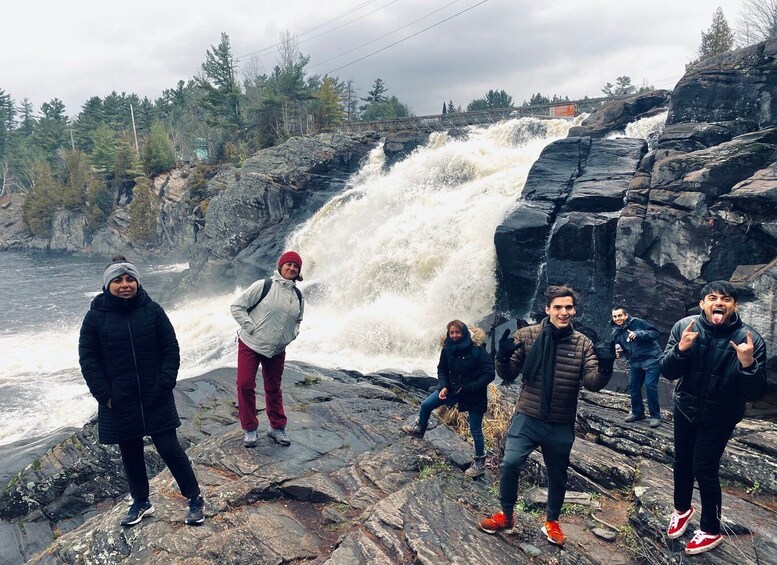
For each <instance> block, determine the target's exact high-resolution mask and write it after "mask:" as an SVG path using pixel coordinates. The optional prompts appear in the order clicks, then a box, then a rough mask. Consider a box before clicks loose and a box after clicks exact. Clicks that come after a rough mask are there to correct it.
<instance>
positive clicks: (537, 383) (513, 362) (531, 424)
mask: <svg viewBox="0 0 777 565" xmlns="http://www.w3.org/2000/svg"><path fill="white" fill-rule="evenodd" d="M545 299H546V302H545V313H546V314H547V317H546V318H545V319H544V320H542V321H541V322H540V323H539V324H535V325H533V326H528V327H526V328H522V329H520V330H518V331H517V332H516V333H515V336H514V341H513V342H510V341H509V339H508V338H507V337H506V338H505V340H504V342H503V343H501V347H500V351H499V354H498V355H497V363H496V370H497V374H498V375H499V376H500V377H501V378H502V380H503V381H504V382H505V383H510V382H512V381H513V380H515V379H516V377H518V375H519V374H521V376H522V381H523V388H522V390H521V392H520V394H519V395H518V399H517V401H516V404H515V414H514V415H513V418H512V420H511V422H510V428H509V429H508V432H507V438H506V440H505V452H504V458H503V459H502V465H501V467H500V475H499V502H500V504H501V506H502V511H501V512H497V513H496V514H494V515H493V516H491V517H490V518H486V519H484V520H482V521H481V522H480V524H479V525H480V528H481V529H482V530H483V531H485V532H487V533H489V534H493V533H495V532H497V531H505V532H508V533H509V532H511V531H512V529H513V527H514V526H515V520H514V518H513V509H514V507H515V503H516V500H517V497H518V476H519V475H520V473H521V471H522V470H523V468H524V466H525V465H526V460H527V458H528V457H529V455H530V454H531V452H532V451H534V450H535V449H536V448H537V447H541V448H542V457H543V459H544V461H545V467H546V469H547V472H548V502H547V511H546V520H545V524H544V525H543V527H542V531H543V533H544V534H545V535H546V536H547V537H548V541H549V542H550V543H553V544H555V545H559V546H561V545H564V542H565V541H566V538H565V537H564V534H563V533H562V531H561V527H560V526H559V523H558V518H559V515H560V514H561V505H562V504H563V503H564V496H565V494H566V484H567V468H568V467H569V453H570V452H571V451H572V443H573V442H574V441H575V414H576V411H577V397H578V394H579V392H580V387H581V386H584V387H585V388H587V389H589V390H592V391H598V390H600V389H602V388H603V387H604V386H605V385H606V384H607V383H608V382H609V380H610V377H611V376H612V365H613V362H614V360H615V351H614V344H612V343H610V344H609V347H601V348H597V352H595V351H594V345H593V342H591V340H590V339H589V338H587V337H586V336H585V335H583V334H582V333H580V332H578V331H576V330H575V329H574V328H573V327H572V318H574V316H575V313H576V310H575V294H574V291H573V290H572V289H571V288H569V287H566V286H550V287H548V288H547V290H546V291H545ZM597 353H598V356H597ZM597 357H598V359H597Z"/></svg>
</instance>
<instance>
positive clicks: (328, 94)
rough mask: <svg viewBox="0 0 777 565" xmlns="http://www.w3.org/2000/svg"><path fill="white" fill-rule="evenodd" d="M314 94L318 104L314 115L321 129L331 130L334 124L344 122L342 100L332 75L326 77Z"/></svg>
mask: <svg viewBox="0 0 777 565" xmlns="http://www.w3.org/2000/svg"><path fill="white" fill-rule="evenodd" d="M314 96H315V98H316V101H317V104H316V105H315V107H314V110H313V116H314V118H315V120H316V126H317V127H318V130H319V131H330V130H331V129H332V127H333V126H335V125H338V124H341V123H343V108H342V100H341V99H340V96H339V95H338V93H337V90H336V88H335V83H334V80H333V79H332V78H331V77H324V80H323V81H322V83H321V87H320V88H319V89H318V90H317V91H316V93H315V94H314Z"/></svg>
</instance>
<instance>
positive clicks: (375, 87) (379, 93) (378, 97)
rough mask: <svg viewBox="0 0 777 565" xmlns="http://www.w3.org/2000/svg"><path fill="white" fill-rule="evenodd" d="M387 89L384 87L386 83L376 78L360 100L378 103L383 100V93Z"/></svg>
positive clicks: (384, 98)
mask: <svg viewBox="0 0 777 565" xmlns="http://www.w3.org/2000/svg"><path fill="white" fill-rule="evenodd" d="M387 91H388V89H387V88H386V84H385V83H384V82H383V79H381V78H376V79H375V82H374V83H372V90H368V91H367V97H366V98H362V100H363V101H365V102H366V103H367V104H378V103H380V102H385V101H386V97H385V96H384V94H385V93H386V92H387Z"/></svg>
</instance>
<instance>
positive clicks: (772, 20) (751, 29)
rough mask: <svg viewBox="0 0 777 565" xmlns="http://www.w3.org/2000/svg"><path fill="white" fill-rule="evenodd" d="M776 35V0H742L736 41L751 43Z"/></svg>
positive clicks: (742, 43) (743, 43)
mask: <svg viewBox="0 0 777 565" xmlns="http://www.w3.org/2000/svg"><path fill="white" fill-rule="evenodd" d="M774 37H777V0H742V9H741V11H740V12H739V19H738V20H737V41H738V42H739V44H740V45H742V46H746V45H752V44H754V43H759V42H761V41H764V40H766V39H771V38H774Z"/></svg>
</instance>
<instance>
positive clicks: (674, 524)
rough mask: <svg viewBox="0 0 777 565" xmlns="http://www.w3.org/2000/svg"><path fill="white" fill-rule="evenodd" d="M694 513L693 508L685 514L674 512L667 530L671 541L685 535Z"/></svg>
mask: <svg viewBox="0 0 777 565" xmlns="http://www.w3.org/2000/svg"><path fill="white" fill-rule="evenodd" d="M693 512H694V510H693V506H691V507H690V508H689V509H688V510H686V511H685V512H678V511H677V510H675V511H674V512H672V516H671V517H670V518H669V527H668V528H667V529H666V535H667V536H669V539H675V538H679V537H680V536H681V535H683V534H684V533H685V530H686V529H687V528H688V521H689V520H690V519H691V516H693Z"/></svg>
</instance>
